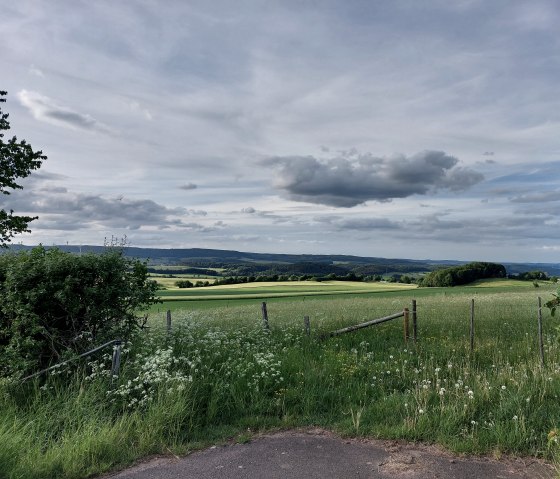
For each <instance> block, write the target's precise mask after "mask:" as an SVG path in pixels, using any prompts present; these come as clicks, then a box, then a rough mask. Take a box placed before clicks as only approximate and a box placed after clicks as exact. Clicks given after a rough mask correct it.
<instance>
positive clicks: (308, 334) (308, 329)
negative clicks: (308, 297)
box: [303, 316, 311, 336]
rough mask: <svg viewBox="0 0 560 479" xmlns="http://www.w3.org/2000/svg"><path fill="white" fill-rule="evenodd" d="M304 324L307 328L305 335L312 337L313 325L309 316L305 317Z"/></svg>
mask: <svg viewBox="0 0 560 479" xmlns="http://www.w3.org/2000/svg"><path fill="white" fill-rule="evenodd" d="M303 324H304V326H305V334H307V336H310V335H311V324H310V322H309V316H304V317H303Z"/></svg>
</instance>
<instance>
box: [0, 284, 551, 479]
mask: <svg viewBox="0 0 560 479" xmlns="http://www.w3.org/2000/svg"><path fill="white" fill-rule="evenodd" d="M546 288H547V286H546V285H543V287H542V291H541V293H545V289H546ZM498 291H499V293H496V292H495V290H494V289H492V288H480V289H476V288H455V289H453V290H435V289H422V290H416V289H415V290H409V291H408V292H407V291H402V292H400V293H391V294H386V295H384V294H381V293H379V294H377V295H376V296H374V297H369V298H366V297H364V298H362V299H357V298H351V299H344V297H340V298H337V299H328V300H320V299H311V298H307V300H306V301H305V302H303V301H293V300H291V301H283V302H278V303H269V309H268V312H269V318H270V325H271V331H270V332H269V333H265V332H264V331H263V330H262V328H261V325H260V322H261V321H260V308H259V302H258V301H257V302H255V301H253V302H252V303H250V304H240V305H239V306H232V305H231V304H230V305H227V306H226V305H222V306H221V307H216V305H215V304H214V306H212V309H208V310H202V309H200V308H197V309H196V310H192V311H188V310H184V311H183V312H179V311H176V312H174V314H173V330H172V333H171V336H167V335H166V332H165V329H164V324H165V319H164V318H165V315H164V314H161V315H158V316H157V317H154V318H152V320H151V321H150V326H151V327H150V328H149V329H145V330H144V331H142V332H141V334H140V335H139V336H136V337H135V338H133V339H132V340H131V341H129V342H128V344H127V345H126V347H125V350H124V356H123V364H122V370H121V376H120V378H119V379H118V381H117V382H116V383H114V384H113V386H111V383H110V378H109V377H108V376H109V370H110V368H109V366H110V357H111V356H110V354H106V355H104V356H101V357H97V358H95V360H94V361H92V362H90V363H89V364H88V365H83V368H80V369H78V370H73V371H69V372H68V373H67V372H66V371H63V370H61V371H58V372H57V374H56V375H50V376H49V377H47V378H45V381H44V382H43V381H37V382H35V383H24V384H19V383H6V382H4V383H0V443H1V444H2V445H3V447H2V448H1V449H0V470H2V472H3V474H4V476H5V477H7V478H16V477H26V478H29V479H34V478H46V477H59V478H83V477H86V476H88V475H90V474H95V473H100V472H103V471H106V470H109V469H111V468H113V467H115V466H122V465H124V464H128V463H130V462H132V461H133V460H134V459H136V458H138V457H141V456H143V455H147V454H154V453H165V454H168V453H170V452H171V453H175V454H181V453H184V452H186V451H188V450H191V449H193V448H196V447H200V446H201V445H204V444H208V443H210V442H220V441H222V440H226V439H228V438H232V437H234V438H235V437H240V438H243V439H244V438H246V437H247V431H248V429H249V430H250V431H258V430H262V429H269V428H274V427H294V426H304V425H314V426H322V427H327V428H331V429H334V430H336V431H338V432H340V433H342V434H349V435H358V436H374V437H383V438H394V439H406V440H419V441H422V440H426V441H430V442H437V443H439V444H442V445H444V446H446V447H448V448H450V449H451V450H453V451H456V452H467V453H485V452H490V451H491V452H492V453H493V454H501V453H512V454H519V455H527V454H530V455H534V456H537V457H545V458H549V459H554V458H555V457H556V458H558V454H559V452H560V451H559V445H558V443H557V442H556V441H557V439H558V428H559V427H560V424H559V423H558V418H560V401H558V394H559V391H560V362H559V358H560V354H559V353H560V343H559V341H558V336H557V333H556V330H555V324H556V322H555V320H553V319H551V317H550V315H548V314H545V317H544V333H545V336H544V338H545V358H546V364H545V366H544V368H543V367H541V366H540V362H539V354H538V349H537V345H538V341H537V338H536V324H535V323H536V319H534V318H535V315H536V297H535V292H534V290H533V289H532V287H531V285H530V284H527V285H526V287H525V288H521V287H515V288H510V289H509V290H508V289H507V287H503V286H499V287H498ZM473 294H474V295H475V296H474V297H475V298H476V338H475V351H474V354H472V355H470V354H469V351H468V347H469V338H468V324H469V317H470V312H469V308H470V298H472V297H473ZM412 295H414V296H412ZM413 297H417V298H418V311H419V341H418V344H417V345H414V344H412V343H408V344H405V343H404V342H403V338H402V322H401V320H396V321H394V322H390V323H385V324H383V325H380V326H377V327H375V328H371V329H365V330H362V331H359V332H356V333H353V334H349V335H346V336H341V337H338V338H333V339H331V340H327V341H323V342H320V341H317V335H318V334H319V333H320V332H325V331H330V330H333V329H337V328H340V327H342V326H347V325H350V324H355V323H358V322H362V321H364V320H367V319H372V318H375V317H381V316H384V315H387V314H390V313H393V312H395V311H398V310H401V309H402V308H403V307H405V306H409V303H410V300H411V299H412V298H413ZM303 315H309V316H310V317H311V325H312V336H311V337H310V338H308V337H307V336H305V335H304V334H303V322H302V318H303ZM240 440H241V439H240Z"/></svg>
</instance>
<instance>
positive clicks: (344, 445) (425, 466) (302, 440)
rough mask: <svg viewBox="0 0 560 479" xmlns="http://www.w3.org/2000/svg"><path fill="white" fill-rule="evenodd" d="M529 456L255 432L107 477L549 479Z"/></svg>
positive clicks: (547, 470)
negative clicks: (244, 439)
mask: <svg viewBox="0 0 560 479" xmlns="http://www.w3.org/2000/svg"><path fill="white" fill-rule="evenodd" d="M554 477H558V476H556V474H555V472H554V470H553V469H552V467H550V466H549V465H546V464H544V463H542V462H539V461H536V460H533V459H527V458H524V459H511V458H509V459H506V460H501V461H497V460H493V459H489V458H467V457H456V456H452V455H450V454H448V453H446V452H444V451H443V450H441V449H439V448H437V447H434V446H422V445H406V444H399V443H396V442H387V441H375V440H367V441H366V440H346V439H341V438H339V437H336V436H335V435H333V434H331V433H328V432H326V431H322V430H307V431H288V432H281V433H276V434H269V435H263V436H259V437H258V438H255V439H253V440H252V441H251V442H249V443H246V444H233V445H227V446H213V447H211V448H209V449H205V450H203V451H198V452H195V453H193V454H190V455H188V456H186V457H184V458H168V457H165V458H156V459H152V460H150V461H147V462H144V463H141V464H138V465H136V466H134V467H132V468H130V469H126V470H124V471H121V472H119V473H116V474H112V475H109V476H105V478H107V479H109V478H111V479H288V478H305V479H341V478H353V479H401V478H402V479H416V478H418V479H420V478H422V479H432V478H434V479H435V478H437V479H482V478H491V479H552V478H554Z"/></svg>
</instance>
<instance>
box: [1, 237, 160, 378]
mask: <svg viewBox="0 0 560 479" xmlns="http://www.w3.org/2000/svg"><path fill="white" fill-rule="evenodd" d="M156 287H157V286H156V284H155V283H154V282H152V281H151V280H149V278H148V273H147V270H146V265H145V264H144V263H142V262H140V261H137V260H132V259H130V258H127V257H125V256H124V255H123V253H122V250H121V249H118V248H117V249H116V248H109V249H107V250H106V251H105V253H102V254H91V253H89V254H84V255H80V256H78V255H73V254H70V253H64V252H62V251H60V250H57V249H49V250H46V249H45V248H43V247H37V248H35V249H33V250H32V251H25V252H20V253H18V254H14V253H7V254H3V255H1V256H0V377H2V376H4V377H6V376H14V375H15V376H22V375H25V374H26V373H30V372H34V371H36V370H38V369H40V368H42V367H45V366H47V365H49V364H50V363H51V362H53V361H58V360H60V359H62V358H65V357H69V356H71V355H74V354H76V353H82V352H85V351H87V350H88V349H91V348H92V346H97V345H99V344H100V343H102V342H105V341H108V340H113V339H117V338H121V339H124V340H129V339H130V338H131V337H132V334H133V333H134V332H135V331H136V330H137V329H138V327H139V325H140V324H141V320H140V319H139V318H138V317H137V313H138V312H139V311H142V310H144V309H146V308H147V307H149V306H150V305H151V304H153V303H154V302H156V301H157V298H156V296H155V292H156Z"/></svg>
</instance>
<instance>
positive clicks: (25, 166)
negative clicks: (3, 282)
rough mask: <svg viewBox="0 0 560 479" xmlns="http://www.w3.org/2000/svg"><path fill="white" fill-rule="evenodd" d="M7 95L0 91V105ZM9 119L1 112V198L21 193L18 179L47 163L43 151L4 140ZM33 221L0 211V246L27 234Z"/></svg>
mask: <svg viewBox="0 0 560 479" xmlns="http://www.w3.org/2000/svg"><path fill="white" fill-rule="evenodd" d="M6 95H7V93H6V92H5V91H0V103H4V102H5V101H6V99H5V98H3V97H4V96H6ZM8 116H9V115H8V113H4V112H3V111H2V109H1V108H0V194H3V195H9V194H10V193H11V192H12V191H13V190H16V189H21V188H22V186H21V185H20V184H19V183H17V181H18V179H19V178H26V177H27V176H29V175H30V173H31V171H32V170H36V169H38V168H39V167H40V166H41V163H42V162H43V160H46V159H47V157H46V156H44V155H43V152H42V151H33V148H32V147H31V145H30V144H29V143H27V142H26V141H25V140H20V141H18V139H17V138H16V137H15V136H14V137H12V138H11V139H9V140H8V141H5V140H4V133H3V131H7V130H9V129H10V123H9V122H8ZM34 219H36V217H32V216H17V215H14V212H13V210H10V211H9V212H8V211H6V210H4V209H0V246H1V247H5V246H6V243H7V242H8V241H9V240H10V239H11V238H12V237H13V236H14V235H15V234H18V233H23V232H28V231H29V230H28V228H27V225H28V224H29V223H30V222H31V221H33V220H34Z"/></svg>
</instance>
